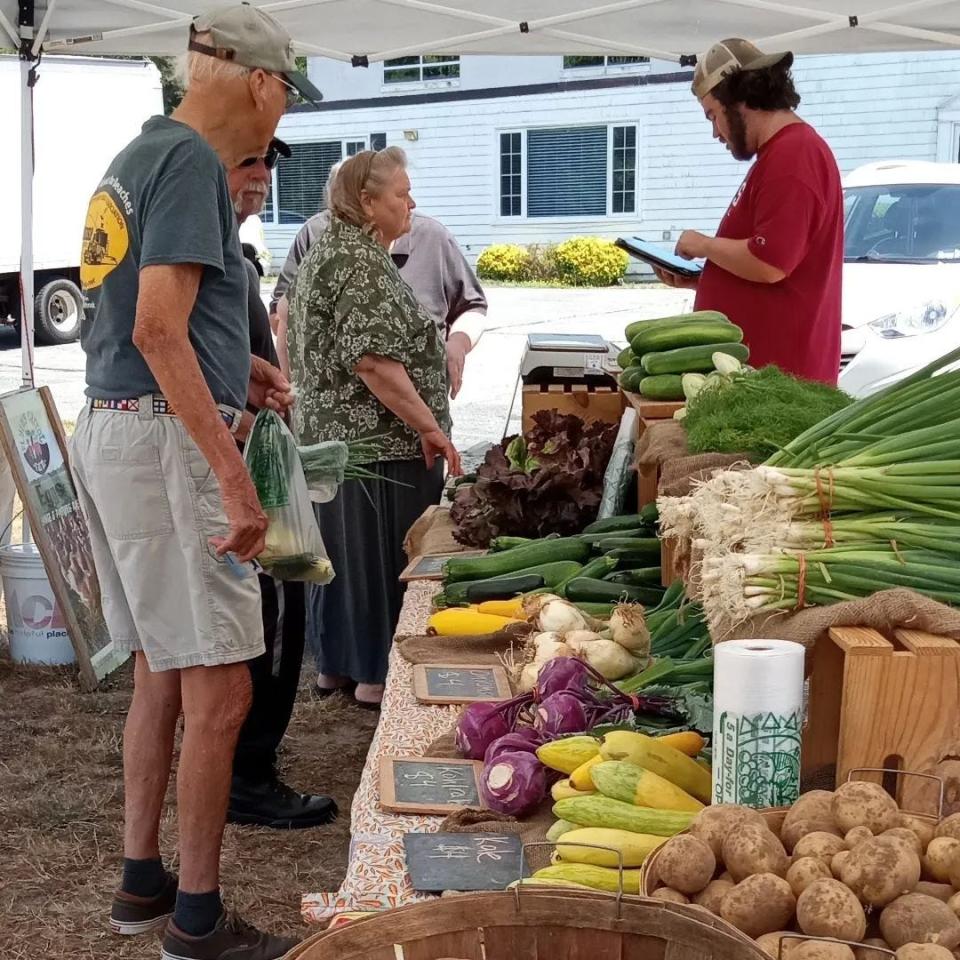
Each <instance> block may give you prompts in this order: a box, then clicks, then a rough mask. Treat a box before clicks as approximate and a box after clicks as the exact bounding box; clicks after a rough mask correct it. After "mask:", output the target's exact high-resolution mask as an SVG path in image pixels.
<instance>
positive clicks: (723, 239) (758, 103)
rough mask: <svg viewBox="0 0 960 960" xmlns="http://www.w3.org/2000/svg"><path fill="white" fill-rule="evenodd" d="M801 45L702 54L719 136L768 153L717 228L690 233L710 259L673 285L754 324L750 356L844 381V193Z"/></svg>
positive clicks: (703, 89)
mask: <svg viewBox="0 0 960 960" xmlns="http://www.w3.org/2000/svg"><path fill="white" fill-rule="evenodd" d="M792 64H793V54H792V53H771V54H763V53H761V52H760V50H758V49H757V48H756V47H755V46H754V45H753V44H752V43H749V42H748V41H746V40H736V39H732V40H724V41H722V42H720V43H717V44H714V46H712V47H711V48H710V49H709V50H708V51H707V52H706V53H705V54H703V55H702V56H701V57H700V58H699V59H698V61H697V67H696V71H695V72H694V75H693V92H694V94H695V95H696V97H697V99H698V100H699V101H700V105H701V106H702V107H703V112H704V115H705V116H706V118H707V120H709V121H710V123H711V124H712V125H713V136H714V138H715V139H717V140H719V141H720V142H721V143H723V144H724V145H725V146H726V148H727V149H728V150H729V151H730V153H732V154H733V156H734V157H735V158H736V159H737V160H753V159H754V158H756V162H755V163H754V164H753V166H752V167H751V168H750V169H749V170H748V171H747V175H746V177H745V178H744V181H743V183H742V184H741V186H740V189H739V190H737V193H736V195H735V196H734V198H733V200H732V201H731V202H730V206H729V207H728V209H727V212H726V213H725V214H724V216H723V219H722V220H721V221H720V226H719V228H718V230H717V234H716V236H715V237H709V236H706V235H705V234H702V233H699V232H697V231H696V230H685V231H684V232H683V233H682V234H681V236H680V239H679V241H678V243H677V253H678V254H679V255H680V256H682V257H684V258H686V259H688V260H694V259H703V260H705V261H706V263H705V265H704V268H703V272H702V274H701V275H700V276H699V277H697V278H695V279H688V278H684V277H681V276H678V275H677V274H674V273H671V272H669V271H666V270H663V269H661V268H657V269H656V273H657V276H658V277H659V278H660V280H662V281H663V282H664V283H666V284H668V285H670V286H673V287H686V288H690V289H696V291H697V294H696V299H695V301H694V309H696V310H719V311H721V312H722V313H725V314H726V315H727V316H728V317H729V318H730V319H731V320H732V321H733V322H734V323H736V324H737V325H738V326H739V327H741V328H742V329H743V333H744V342H745V343H746V345H747V346H748V347H749V348H750V364H751V365H752V366H754V367H762V366H766V365H767V364H775V365H776V366H778V367H780V369H782V370H784V371H786V372H788V373H792V374H794V375H796V376H798V377H803V378H805V379H808V380H819V381H821V382H823V383H827V384H830V385H832V386H835V385H836V383H837V377H838V375H839V372H840V304H841V275H842V269H843V194H842V191H841V187H840V171H839V170H838V168H837V161H836V159H835V158H834V156H833V153H832V152H831V150H830V148H829V147H828V146H827V144H826V142H825V141H824V139H823V138H822V137H821V136H820V135H819V134H818V133H817V132H816V130H814V129H813V127H812V126H810V124H808V123H806V122H805V121H803V120H801V119H800V117H798V116H797V114H796V112H795V110H796V107H797V106H798V105H799V103H800V97H799V95H798V94H797V92H796V89H795V88H794V84H793V77H792V75H791V71H790V67H791V66H792Z"/></svg>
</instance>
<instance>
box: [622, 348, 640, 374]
mask: <svg viewBox="0 0 960 960" xmlns="http://www.w3.org/2000/svg"><path fill="white" fill-rule="evenodd" d="M636 362H637V358H636V357H635V356H634V354H633V351H632V350H631V349H630V348H629V347H625V348H624V349H623V350H621V351H620V352H619V353H618V354H617V366H618V367H619V368H620V369H621V370H626V369H627V367H632V366H633V364H635V363H636Z"/></svg>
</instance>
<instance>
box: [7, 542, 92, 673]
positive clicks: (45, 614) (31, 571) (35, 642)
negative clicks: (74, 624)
mask: <svg viewBox="0 0 960 960" xmlns="http://www.w3.org/2000/svg"><path fill="white" fill-rule="evenodd" d="M0 577H2V578H3V595H4V599H5V600H6V603H7V629H8V630H9V632H10V657H11V659H12V660H13V661H14V663H54V664H60V663H75V662H76V659H77V658H76V654H75V653H74V652H73V644H71V643H70V635H69V634H68V633H67V627H66V624H65V622H64V619H63V613H62V612H61V610H60V605H59V604H58V603H57V600H56V597H54V595H53V589H52V588H51V586H50V581H49V580H48V579H47V572H46V570H44V568H43V560H42V558H41V557H40V551H39V550H38V549H37V547H36V544H33V543H12V544H8V545H7V546H3V547H0Z"/></svg>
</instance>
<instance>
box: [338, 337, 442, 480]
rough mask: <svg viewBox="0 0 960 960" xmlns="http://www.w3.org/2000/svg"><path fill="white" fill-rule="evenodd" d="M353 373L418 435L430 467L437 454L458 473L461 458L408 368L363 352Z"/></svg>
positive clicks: (395, 361)
mask: <svg viewBox="0 0 960 960" xmlns="http://www.w3.org/2000/svg"><path fill="white" fill-rule="evenodd" d="M355 373H356V374H357V376H358V377H359V378H360V379H361V380H362V381H363V383H364V385H365V386H366V388H367V389H368V390H369V391H370V392H371V393H372V394H373V395H374V396H375V397H376V398H377V399H378V400H379V401H380V402H381V403H382V404H383V405H384V406H385V407H386V408H387V409H388V410H389V411H390V412H391V413H393V414H394V415H395V416H397V417H399V418H400V419H401V420H402V421H403V422H404V423H405V424H406V425H407V426H408V427H410V428H411V429H412V430H415V431H416V432H417V433H418V434H419V435H420V443H421V445H422V446H423V455H424V460H425V461H426V464H427V467H428V468H429V467H432V466H433V463H434V460H435V459H436V457H437V456H442V457H444V458H445V459H446V461H447V466H448V467H449V469H450V473H451V474H453V475H455V476H456V475H458V474H459V473H460V457H459V455H458V454H457V451H456V450H455V449H454V446H453V444H452V443H451V442H450V441H449V439H447V437H446V435H445V434H444V432H443V431H442V430H441V429H440V425H439V424H438V423H437V418H436V417H435V416H434V415H433V412H432V411H431V410H430V408H429V407H428V406H427V405H426V403H424V402H423V398H422V397H421V396H420V394H419V393H417V389H416V387H414V385H413V381H412V380H411V379H410V374H408V373H407V368H406V367H405V366H404V365H403V364H402V363H400V362H398V361H397V360H389V359H387V358H386V357H377V356H374V355H372V354H369V353H368V354H364V356H363V357H362V358H361V360H360V362H359V363H358V364H357V366H356V369H355Z"/></svg>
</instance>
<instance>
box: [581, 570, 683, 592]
mask: <svg viewBox="0 0 960 960" xmlns="http://www.w3.org/2000/svg"><path fill="white" fill-rule="evenodd" d="M588 566H589V564H588ZM583 569H584V571H585V570H586V569H587V568H586V567H584V568H583ZM661 578H662V574H661V572H660V568H659V567H642V568H640V569H638V570H619V571H614V572H613V573H608V574H607V575H606V576H605V577H604V578H603V579H604V580H606V581H607V582H608V583H625V584H626V585H627V586H628V587H646V586H655V587H660V586H663V584H662V583H661V582H660V580H661ZM664 589H666V588H664Z"/></svg>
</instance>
